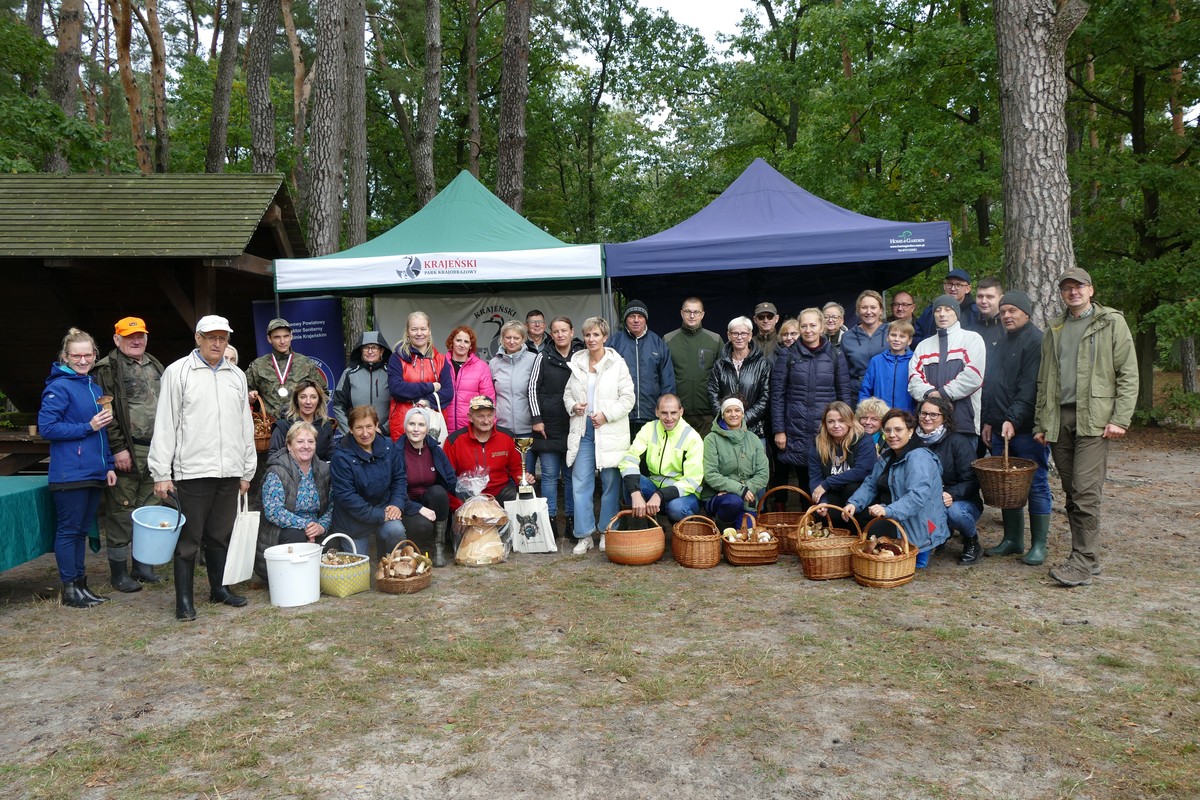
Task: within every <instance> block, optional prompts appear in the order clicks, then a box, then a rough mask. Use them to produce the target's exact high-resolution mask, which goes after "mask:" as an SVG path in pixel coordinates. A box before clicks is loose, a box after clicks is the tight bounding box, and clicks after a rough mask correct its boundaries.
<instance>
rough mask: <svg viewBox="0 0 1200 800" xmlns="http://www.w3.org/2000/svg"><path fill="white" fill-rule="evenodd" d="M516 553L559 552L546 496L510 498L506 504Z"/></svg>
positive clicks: (505, 508) (505, 507) (513, 547)
mask: <svg viewBox="0 0 1200 800" xmlns="http://www.w3.org/2000/svg"><path fill="white" fill-rule="evenodd" d="M504 513H505V514H507V515H508V523H509V530H510V532H511V537H512V549H513V552H514V553H557V552H558V545H557V544H556V543H555V541H554V531H552V530H551V529H550V511H549V509H548V507H547V506H546V498H544V497H534V498H530V499H529V500H509V501H508V502H507V503H505V504H504Z"/></svg>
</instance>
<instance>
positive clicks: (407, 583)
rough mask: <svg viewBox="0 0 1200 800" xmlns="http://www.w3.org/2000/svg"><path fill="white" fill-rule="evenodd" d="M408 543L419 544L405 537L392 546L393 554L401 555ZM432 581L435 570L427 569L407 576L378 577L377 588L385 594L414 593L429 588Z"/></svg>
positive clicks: (414, 545)
mask: <svg viewBox="0 0 1200 800" xmlns="http://www.w3.org/2000/svg"><path fill="white" fill-rule="evenodd" d="M406 544H411V545H412V546H413V548H416V546H417V545H416V544H415V543H414V542H411V541H409V540H408V539H403V540H401V541H399V542H397V543H396V546H395V547H393V548H392V556H393V557H395V556H398V555H400V551H401V550H403V549H404V545H406ZM431 583H433V570H432V569H427V570H425V571H424V572H422V573H421V574H420V575H410V576H409V577H407V578H376V579H375V589H376V591H380V592H383V593H384V594H413V593H414V592H419V591H421V590H422V589H428V588H429V584H431Z"/></svg>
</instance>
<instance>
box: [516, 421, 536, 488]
mask: <svg viewBox="0 0 1200 800" xmlns="http://www.w3.org/2000/svg"><path fill="white" fill-rule="evenodd" d="M513 441H514V442H515V443H516V445H517V452H518V453H520V454H521V483H520V485H519V486H517V494H518V496H520V497H526V496H530V495H532V494H533V486H531V485H530V484H528V483H526V482H525V473H526V469H525V454H526V453H528V452H529V448H531V447H533V437H532V436H519V437H517V438H516V439H514V440H513Z"/></svg>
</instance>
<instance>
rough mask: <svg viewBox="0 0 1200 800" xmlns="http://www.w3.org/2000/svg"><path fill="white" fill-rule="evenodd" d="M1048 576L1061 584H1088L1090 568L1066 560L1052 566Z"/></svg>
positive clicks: (1090, 576) (1090, 580)
mask: <svg viewBox="0 0 1200 800" xmlns="http://www.w3.org/2000/svg"><path fill="white" fill-rule="evenodd" d="M1050 577H1051V578H1054V580H1056V581H1058V582H1059V583H1061V584H1062V585H1063V586H1088V585H1089V584H1091V582H1092V573H1091V570H1089V569H1088V568H1087V567H1082V566H1080V565H1079V564H1077V563H1075V562H1074V561H1067V562H1064V563H1062V564H1059V565H1058V566H1057V567H1054V568H1053V569H1051V570H1050Z"/></svg>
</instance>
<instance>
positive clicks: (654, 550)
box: [604, 508, 667, 567]
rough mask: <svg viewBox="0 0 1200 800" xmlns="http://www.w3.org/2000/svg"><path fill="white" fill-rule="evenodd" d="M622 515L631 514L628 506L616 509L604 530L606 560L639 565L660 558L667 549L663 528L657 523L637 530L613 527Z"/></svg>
mask: <svg viewBox="0 0 1200 800" xmlns="http://www.w3.org/2000/svg"><path fill="white" fill-rule="evenodd" d="M624 516H633V511H631V510H630V509H628V508H627V509H625V510H624V511H618V512H617V515H616V516H615V517H613V518H612V522H610V523H608V529H607V530H606V531H604V554H605V555H606V556H608V560H609V561H611V562H613V563H614V564H625V565H627V566H631V567H641V566H645V565H646V564H653V563H654V562H655V561H658V560H659V559H660V558H662V555H663V551H664V550H666V549H667V544H666V542H667V540H666V538H664V536H663V529H662V528H660V527H658V525H652V526H651V527H649V528H643V529H642V530H637V531H619V530H616V529H615V528H613V526H614V525H616V524H617V520H619V519H620V518H621V517H624Z"/></svg>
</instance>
